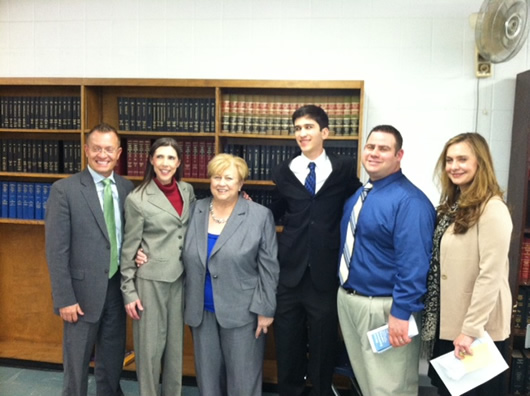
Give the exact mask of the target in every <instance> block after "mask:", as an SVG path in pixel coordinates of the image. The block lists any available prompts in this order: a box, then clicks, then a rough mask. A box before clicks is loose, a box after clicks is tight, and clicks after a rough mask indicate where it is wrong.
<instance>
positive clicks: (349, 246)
mask: <svg viewBox="0 0 530 396" xmlns="http://www.w3.org/2000/svg"><path fill="white" fill-rule="evenodd" d="M372 187H373V186H372V184H371V183H369V182H368V183H366V184H365V185H364V186H363V190H362V191H361V194H360V195H359V198H358V199H357V201H356V202H355V205H354V206H353V210H352V212H351V216H350V221H349V222H348V228H347V229H346V239H345V240H344V247H343V249H342V256H341V258H340V267H339V278H340V284H341V285H343V284H344V283H345V282H346V281H347V280H348V276H349V274H350V262H351V259H352V257H353V245H354V242H355V227H356V226H357V219H358V218H359V213H360V212H361V208H362V206H363V203H364V200H365V198H366V196H367V195H368V193H369V192H370V190H371V189H372Z"/></svg>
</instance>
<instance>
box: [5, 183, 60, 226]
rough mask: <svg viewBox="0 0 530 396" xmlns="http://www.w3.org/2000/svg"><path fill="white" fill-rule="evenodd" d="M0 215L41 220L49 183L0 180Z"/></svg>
mask: <svg viewBox="0 0 530 396" xmlns="http://www.w3.org/2000/svg"><path fill="white" fill-rule="evenodd" d="M0 185H1V188H2V193H1V199H2V209H1V217H2V218H6V219H22V220H43V219H44V214H45V211H46V202H47V201H48V197H49V196H50V188H51V183H29V182H13V181H0Z"/></svg>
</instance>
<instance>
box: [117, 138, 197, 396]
mask: <svg viewBox="0 0 530 396" xmlns="http://www.w3.org/2000/svg"><path fill="white" fill-rule="evenodd" d="M181 160H182V151H181V149H180V147H179V146H178V145H177V142H176V141H175V140H174V139H171V138H160V139H158V140H156V141H155V142H154V143H153V145H152V146H151V149H150V151H149V159H148V161H147V164H146V170H145V176H144V180H143V181H142V183H141V184H140V185H139V186H138V187H137V188H136V189H135V190H134V191H133V192H132V193H131V194H130V195H129V196H128V198H127V200H126V201H125V231H124V237H123V247H122V253H121V274H122V283H121V290H122V294H123V299H124V302H125V309H126V311H127V314H128V315H129V316H130V317H131V318H132V319H133V334H134V346H135V351H136V373H137V376H138V384H139V388H140V395H143V396H152V395H158V394H159V393H158V388H159V379H160V371H161V365H162V360H163V366H164V375H163V379H162V394H163V395H180V394H181V387H182V349H183V331H184V324H183V305H184V304H183V278H184V276H183V271H184V268H183V265H182V256H181V253H182V249H183V245H184V235H185V233H186V230H187V228H188V220H189V214H190V210H191V206H192V204H193V203H194V201H195V194H194V192H193V187H192V186H191V185H190V184H188V183H185V182H182V181H180V175H181V172H179V170H180V168H179V166H180V164H181ZM138 249H142V250H143V252H144V253H145V254H146V255H147V256H148V257H149V261H148V262H146V263H145V264H143V265H142V266H141V267H138V266H137V265H136V264H135V256H136V253H137V250H138Z"/></svg>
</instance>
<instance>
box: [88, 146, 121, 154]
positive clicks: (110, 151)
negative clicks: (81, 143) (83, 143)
mask: <svg viewBox="0 0 530 396" xmlns="http://www.w3.org/2000/svg"><path fill="white" fill-rule="evenodd" d="M89 148H90V151H92V152H93V153H94V154H96V153H97V154H102V153H103V152H104V153H106V154H110V155H112V154H114V153H115V152H116V151H118V148H119V147H105V148H103V147H98V146H89Z"/></svg>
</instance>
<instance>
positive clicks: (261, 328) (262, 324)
mask: <svg viewBox="0 0 530 396" xmlns="http://www.w3.org/2000/svg"><path fill="white" fill-rule="evenodd" d="M272 322H274V318H269V317H267V316H263V315H258V327H257V328H256V338H258V337H259V336H260V334H261V333H262V332H263V334H267V332H268V331H269V326H270V325H271V324H272Z"/></svg>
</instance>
